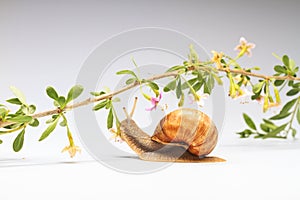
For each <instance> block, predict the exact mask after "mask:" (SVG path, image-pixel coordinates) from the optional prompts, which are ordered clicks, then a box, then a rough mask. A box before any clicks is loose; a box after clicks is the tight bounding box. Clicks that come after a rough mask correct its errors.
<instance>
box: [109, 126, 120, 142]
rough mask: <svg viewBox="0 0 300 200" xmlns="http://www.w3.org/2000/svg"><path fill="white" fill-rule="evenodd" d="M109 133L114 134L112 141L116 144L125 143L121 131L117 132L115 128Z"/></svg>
mask: <svg viewBox="0 0 300 200" xmlns="http://www.w3.org/2000/svg"><path fill="white" fill-rule="evenodd" d="M109 132H111V133H112V134H113V136H112V137H111V139H114V140H115V142H123V140H122V138H121V133H120V131H117V130H115V129H114V128H110V129H109Z"/></svg>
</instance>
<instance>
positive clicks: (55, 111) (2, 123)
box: [0, 67, 300, 128]
mask: <svg viewBox="0 0 300 200" xmlns="http://www.w3.org/2000/svg"><path fill="white" fill-rule="evenodd" d="M194 69H195V67H190V68H189V69H188V71H192V70H194ZM217 70H218V71H221V72H231V73H235V74H241V75H247V76H252V77H257V78H263V79H267V80H270V79H275V80H297V81H300V78H299V77H293V76H266V75H263V74H255V73H252V72H247V71H245V70H239V69H229V68H224V69H223V68H220V69H217ZM180 73H181V71H180V70H178V71H172V72H166V73H163V74H159V75H155V76H152V77H150V78H149V79H146V81H154V80H158V79H162V78H166V77H171V76H177V75H178V74H180ZM140 84H142V83H140V82H137V81H136V82H134V83H132V84H130V85H128V86H125V87H123V88H121V89H119V90H116V91H113V92H110V93H107V94H103V95H100V96H98V97H95V98H88V99H86V100H84V101H81V102H78V103H74V104H72V105H67V106H66V107H65V108H64V110H63V111H69V110H72V109H75V108H78V107H81V106H85V105H88V104H91V103H95V102H98V101H101V100H103V99H109V98H112V97H113V96H115V95H118V94H120V93H123V92H125V91H127V90H130V89H132V88H134V87H136V86H138V85H140ZM60 112H62V110H61V109H59V108H55V109H52V110H48V111H44V112H40V113H37V114H33V115H31V116H32V117H33V118H41V117H45V116H50V115H54V114H59V113H60ZM14 123H15V122H10V121H0V128H3V127H6V126H9V125H11V124H14Z"/></svg>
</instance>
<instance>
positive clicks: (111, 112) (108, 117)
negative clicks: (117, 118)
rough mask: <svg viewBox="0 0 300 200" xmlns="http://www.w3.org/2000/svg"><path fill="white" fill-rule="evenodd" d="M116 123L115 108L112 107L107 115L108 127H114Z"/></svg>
mask: <svg viewBox="0 0 300 200" xmlns="http://www.w3.org/2000/svg"><path fill="white" fill-rule="evenodd" d="M113 123H114V115H113V109H112V108H110V109H109V112H108V116H107V129H110V128H112V127H113Z"/></svg>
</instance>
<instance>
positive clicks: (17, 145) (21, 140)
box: [13, 129, 25, 152]
mask: <svg viewBox="0 0 300 200" xmlns="http://www.w3.org/2000/svg"><path fill="white" fill-rule="evenodd" d="M24 135H25V129H23V130H22V131H21V132H20V133H19V135H18V136H17V137H16V139H15V140H14V143H13V149H14V151H15V152H19V151H20V150H21V149H22V147H23V144H24Z"/></svg>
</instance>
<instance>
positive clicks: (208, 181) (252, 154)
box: [0, 141, 300, 200]
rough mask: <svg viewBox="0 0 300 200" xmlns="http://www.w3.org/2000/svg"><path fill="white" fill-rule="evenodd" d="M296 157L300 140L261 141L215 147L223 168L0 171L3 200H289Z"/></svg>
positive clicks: (66, 166) (295, 181)
mask: <svg viewBox="0 0 300 200" xmlns="http://www.w3.org/2000/svg"><path fill="white" fill-rule="evenodd" d="M245 143H249V142H245ZM250 143H251V142H250ZM259 143H261V144H259ZM299 154H300V148H299V142H298V141H295V142H290V143H288V142H286V143H282V142H278V141H267V142H265V141H263V142H256V143H255V144H252V145H251V146H247V145H242V146H223V147H219V148H217V150H216V151H214V155H218V156H221V157H223V158H226V159H227V162H225V163H212V164H172V165H171V166H170V167H168V168H166V169H164V170H162V171H159V172H156V173H152V174H145V175H130V174H122V173H119V172H116V171H113V170H111V169H109V168H106V167H104V166H102V165H101V164H99V163H98V162H95V161H81V162H80V161H79V162H55V163H48V164H42V165H32V166H26V167H24V166H19V167H1V169H0V177H1V181H0V188H1V199H31V200H34V199H64V198H65V199H72V200H77V199H78V200H79V199H80V200H81V199H129V198H130V199H183V198H185V199H186V198H193V199H272V200H276V199H289V200H293V199H299V198H300V190H299V180H300V170H299V169H300V156H299ZM44 159H45V158H44ZM25 160H26V159H25ZM35 160H36V159H35ZM121 161H122V162H126V159H123V160H121ZM22 162H23V161H22Z"/></svg>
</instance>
